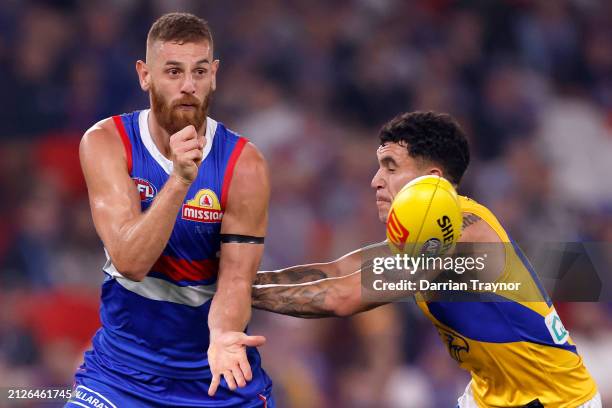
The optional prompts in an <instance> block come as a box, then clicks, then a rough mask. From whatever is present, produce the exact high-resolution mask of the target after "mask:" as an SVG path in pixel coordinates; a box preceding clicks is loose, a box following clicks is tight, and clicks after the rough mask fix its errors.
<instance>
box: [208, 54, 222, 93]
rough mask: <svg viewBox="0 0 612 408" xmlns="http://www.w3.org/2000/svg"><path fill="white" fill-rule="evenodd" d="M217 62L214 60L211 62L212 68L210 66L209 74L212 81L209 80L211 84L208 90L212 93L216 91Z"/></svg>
mask: <svg viewBox="0 0 612 408" xmlns="http://www.w3.org/2000/svg"><path fill="white" fill-rule="evenodd" d="M219 64H220V62H219V60H218V59H216V60H214V61H213V62H212V66H211V74H212V79H211V83H210V89H211V90H212V91H216V90H217V70H218V69H219Z"/></svg>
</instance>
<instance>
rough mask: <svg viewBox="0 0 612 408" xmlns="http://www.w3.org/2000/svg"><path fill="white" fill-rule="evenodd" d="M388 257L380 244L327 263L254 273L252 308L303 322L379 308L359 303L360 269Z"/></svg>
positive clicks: (377, 304)
mask: <svg viewBox="0 0 612 408" xmlns="http://www.w3.org/2000/svg"><path fill="white" fill-rule="evenodd" d="M388 254H389V250H388V248H387V244H386V243H384V242H381V243H378V244H374V245H370V246H367V247H365V248H361V249H359V250H357V251H354V252H351V253H349V254H347V255H345V256H343V257H342V258H340V259H337V260H335V261H333V262H327V263H316V264H309V265H299V266H293V267H290V268H286V269H280V270H276V271H262V272H258V273H257V276H256V277H255V283H254V286H253V307H255V308H256V309H262V310H267V311H270V312H275V313H280V314H286V315H290V316H296V317H303V318H318V317H330V316H349V315H352V314H355V313H359V312H363V311H365V310H369V309H372V308H374V307H377V306H380V305H382V304H383V303H367V302H362V300H361V268H362V266H363V265H364V264H368V263H369V261H371V260H372V259H373V258H374V257H377V256H386V255H388Z"/></svg>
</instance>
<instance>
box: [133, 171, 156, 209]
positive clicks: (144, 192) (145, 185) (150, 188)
mask: <svg viewBox="0 0 612 408" xmlns="http://www.w3.org/2000/svg"><path fill="white" fill-rule="evenodd" d="M133 180H134V183H136V188H137V189H138V192H139V193H140V201H142V202H145V203H147V202H149V201H152V200H153V199H154V198H155V195H156V194H157V189H156V188H155V186H154V185H153V184H152V183H151V182H149V181H148V180H145V179H142V178H140V177H134V178H133Z"/></svg>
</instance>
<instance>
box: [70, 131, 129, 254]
mask: <svg viewBox="0 0 612 408" xmlns="http://www.w3.org/2000/svg"><path fill="white" fill-rule="evenodd" d="M115 136H116V138H115ZM79 156H80V160H81V167H82V169H83V175H84V176H85V182H86V183H87V191H88V195H89V202H90V206H91V212H92V217H93V221H94V225H95V227H96V230H97V232H98V234H99V236H100V238H101V239H102V241H103V242H104V245H105V247H106V248H107V249H109V250H111V249H112V248H113V247H114V243H115V241H116V240H117V237H118V233H119V230H120V228H121V226H122V225H124V224H125V222H127V221H128V220H129V219H131V218H132V217H134V216H137V215H138V213H139V212H140V203H139V197H138V193H137V190H136V189H135V188H134V182H133V181H132V179H131V178H130V176H129V174H128V173H127V167H126V161H125V153H124V150H123V146H122V145H121V141H120V140H119V136H118V135H115V134H112V133H111V131H110V130H108V129H103V128H100V127H97V128H94V129H92V130H90V131H88V132H87V133H86V134H85V135H84V136H83V139H82V141H81V144H80V147H79Z"/></svg>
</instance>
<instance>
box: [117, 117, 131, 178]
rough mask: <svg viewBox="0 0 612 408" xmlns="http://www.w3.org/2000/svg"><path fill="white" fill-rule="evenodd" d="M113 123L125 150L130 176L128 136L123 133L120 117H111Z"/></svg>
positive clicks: (123, 128) (129, 144)
mask: <svg viewBox="0 0 612 408" xmlns="http://www.w3.org/2000/svg"><path fill="white" fill-rule="evenodd" d="M113 121H114V122H115V126H116V127H117V130H119V135H120V136H121V141H122V142H123V147H124V148H125V158H126V161H127V168H128V173H130V175H132V144H131V143H130V138H129V137H128V134H127V132H126V131H125V126H124V125H123V121H122V120H121V116H119V115H116V116H113Z"/></svg>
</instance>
